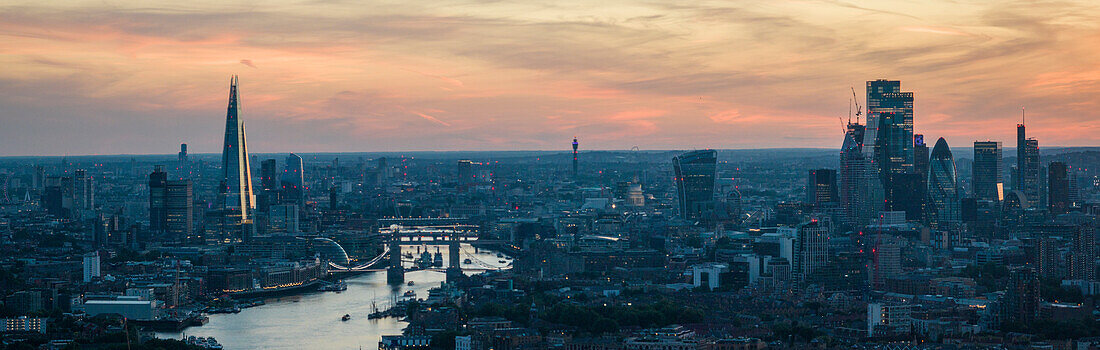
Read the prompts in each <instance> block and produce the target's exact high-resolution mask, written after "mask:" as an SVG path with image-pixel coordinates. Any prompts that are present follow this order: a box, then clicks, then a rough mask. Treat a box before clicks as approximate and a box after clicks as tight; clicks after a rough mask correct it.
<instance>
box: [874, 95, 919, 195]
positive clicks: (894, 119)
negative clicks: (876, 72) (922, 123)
mask: <svg viewBox="0 0 1100 350" xmlns="http://www.w3.org/2000/svg"><path fill="white" fill-rule="evenodd" d="M874 114H879V117H878V118H876V119H877V120H876V122H877V123H872V120H871V118H872V115H874ZM867 118H868V119H867V124H868V125H867V126H868V128H871V127H876V128H878V129H879V130H878V133H877V136H878V137H877V140H878V141H879V143H877V144H881V145H882V146H883V147H884V150H883V151H884V152H885V154H883V156H882V157H881V159H882V161H884V162H885V163H884V164H880V165H879V166H880V167H881V168H882V169H883V170H885V172H886V173H893V174H899V173H908V172H911V171H912V170H913V165H914V155H913V93H912V92H902V91H901V81H897V80H885V79H879V80H874V81H868V82H867Z"/></svg>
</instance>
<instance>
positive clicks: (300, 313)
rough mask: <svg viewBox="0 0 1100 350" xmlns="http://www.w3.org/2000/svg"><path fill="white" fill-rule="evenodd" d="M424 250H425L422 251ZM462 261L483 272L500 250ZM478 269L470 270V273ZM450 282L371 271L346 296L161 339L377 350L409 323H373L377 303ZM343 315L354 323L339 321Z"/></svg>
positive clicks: (226, 317)
mask: <svg viewBox="0 0 1100 350" xmlns="http://www.w3.org/2000/svg"><path fill="white" fill-rule="evenodd" d="M416 247H417V246H402V248H401V249H402V251H403V252H411V253H413V254H416V249H417V248H416ZM435 247H439V248H440V249H439V250H440V252H441V253H442V254H443V257H444V260H443V261H444V265H446V261H448V260H447V247H446V246H427V247H426V248H427V249H428V250H429V251H431V252H433V253H434V252H435ZM422 249H423V248H422ZM462 251H463V257H462V258H463V259H466V258H471V259H472V260H473V261H472V262H473V264H472V265H467V264H463V267H464V268H466V267H471V268H480V267H481V264H479V262H480V263H484V264H489V265H494V266H502V265H504V264H501V263H499V261H498V260H502V259H501V258H498V257H497V256H496V253H495V252H491V251H487V250H480V251H479V252H475V251H474V248H472V247H470V246H468V245H463V246H462ZM477 272H478V271H474V272H471V271H467V272H466V273H467V274H470V273H477ZM445 279H446V276H445V275H444V273H443V272H437V271H414V272H407V273H405V281H406V282H407V281H413V282H414V285H412V286H409V285H406V284H402V285H398V286H390V285H387V284H386V273H385V272H368V273H365V274H362V275H358V276H355V277H349V278H347V279H346V280H345V282H347V284H348V289H347V290H346V291H343V292H307V293H303V294H300V295H292V296H282V297H272V298H267V299H265V301H266V303H267V304H266V305H262V306H257V307H253V308H248V309H244V310H241V312H240V313H238V314H216V315H209V317H210V323H207V324H206V325H203V326H201V327H190V328H187V329H185V330H184V331H183V332H182V334H181V333H176V332H161V333H157V337H159V338H175V339H179V338H181V337H182V336H192V335H193V336H196V337H214V338H216V339H217V340H218V342H219V343H221V344H222V346H224V347H225V349H359V348H362V349H371V350H373V349H377V348H378V341H379V340H380V339H381V336H382V335H383V334H386V335H388V334H401V330H402V329H403V328H404V327H405V325H406V323H405V322H400V321H398V320H397V319H395V318H383V319H376V320H370V319H367V314H369V313H371V312H372V303H373V304H375V305H377V307H378V308H379V309H382V308H385V307H386V306H388V305H390V304H392V302H393V299H394V297H400V296H401V295H402V294H404V293H405V292H406V291H408V290H412V291H414V292H416V296H417V298H420V299H424V298H427V296H428V289H431V288H434V287H438V286H439V285H440V283H442V282H443V281H444V280H445ZM344 314H349V315H351V319H350V320H348V321H346V322H344V321H341V320H340V317H342V316H343V315H344Z"/></svg>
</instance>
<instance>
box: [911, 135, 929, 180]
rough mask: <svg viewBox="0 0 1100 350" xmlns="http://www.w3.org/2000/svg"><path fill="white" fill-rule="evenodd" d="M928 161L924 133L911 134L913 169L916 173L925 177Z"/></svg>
mask: <svg viewBox="0 0 1100 350" xmlns="http://www.w3.org/2000/svg"><path fill="white" fill-rule="evenodd" d="M929 161H930V160H929V154H928V145H927V144H925V143H924V135H923V134H916V135H913V169H914V170H915V171H916V173H917V174H921V175H924V176H925V177H927V176H928V165H929Z"/></svg>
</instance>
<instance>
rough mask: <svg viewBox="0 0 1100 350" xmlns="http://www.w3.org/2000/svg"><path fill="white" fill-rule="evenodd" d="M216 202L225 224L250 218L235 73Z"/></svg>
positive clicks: (252, 198) (251, 206)
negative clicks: (222, 211)
mask: <svg viewBox="0 0 1100 350" xmlns="http://www.w3.org/2000/svg"><path fill="white" fill-rule="evenodd" d="M219 190H220V191H219V192H220V194H221V195H220V196H219V201H220V202H221V203H220V204H221V205H220V206H221V208H222V209H223V210H225V217H226V222H225V224H226V225H227V226H234V225H240V224H246V223H251V222H252V210H253V209H255V208H256V198H255V196H254V195H253V193H252V170H251V168H250V167H249V164H248V145H247V144H246V143H245V133H244V121H242V120H241V119H240V100H239V97H238V95H237V76H235V75H234V76H233V78H232V80H231V81H230V84H229V108H228V110H227V112H226V116H225V144H224V146H223V147H222V176H221V187H220V188H219Z"/></svg>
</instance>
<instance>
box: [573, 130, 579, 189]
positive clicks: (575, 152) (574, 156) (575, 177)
mask: <svg viewBox="0 0 1100 350" xmlns="http://www.w3.org/2000/svg"><path fill="white" fill-rule="evenodd" d="M579 145H580V144H579V143H577V137H576V136H574V137H573V180H576V179H577V146H579Z"/></svg>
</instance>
